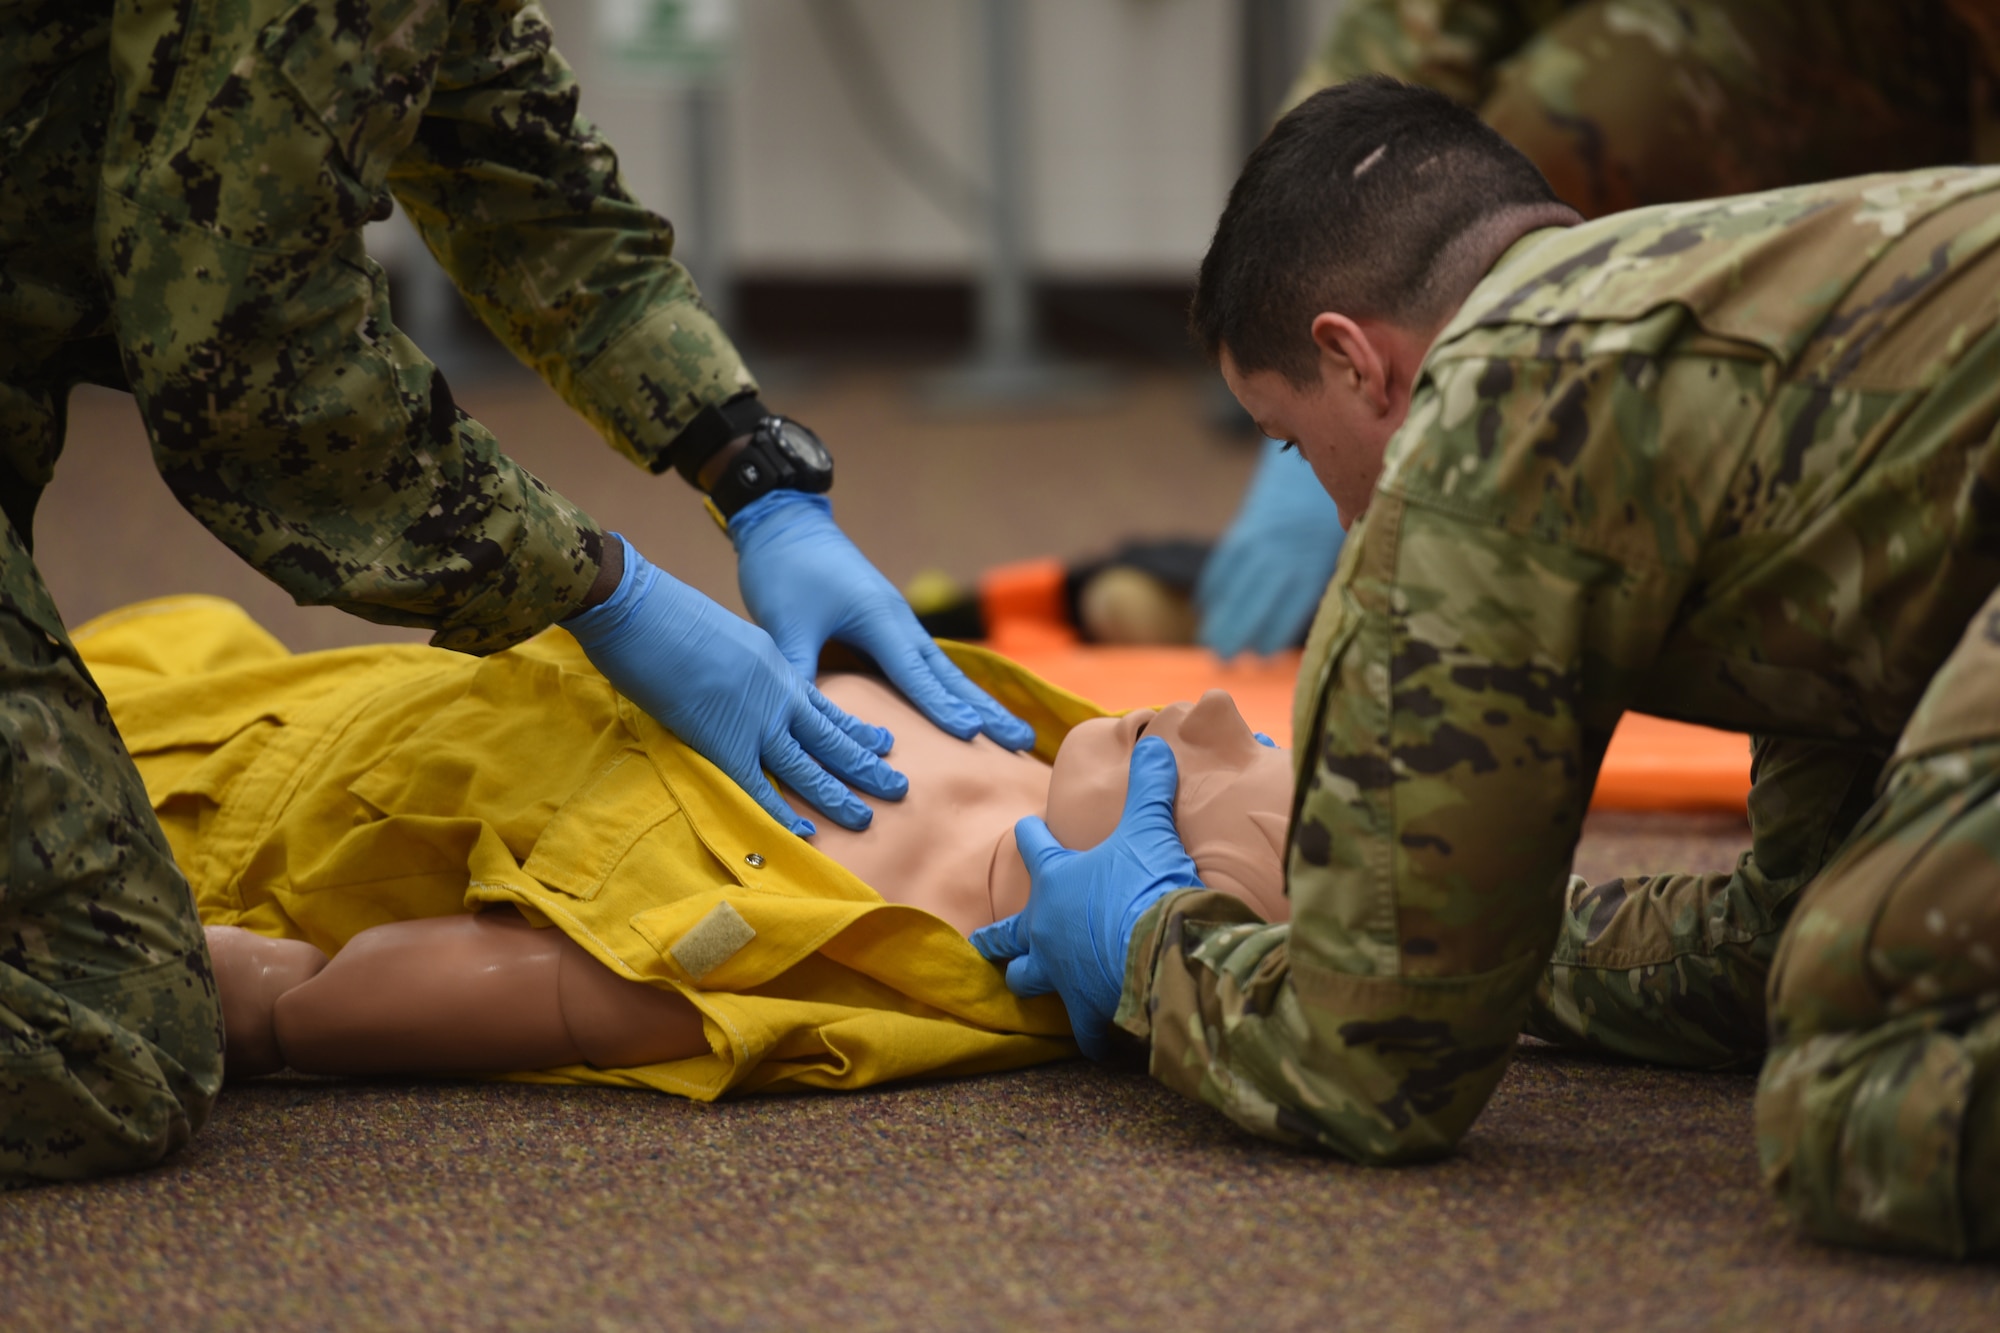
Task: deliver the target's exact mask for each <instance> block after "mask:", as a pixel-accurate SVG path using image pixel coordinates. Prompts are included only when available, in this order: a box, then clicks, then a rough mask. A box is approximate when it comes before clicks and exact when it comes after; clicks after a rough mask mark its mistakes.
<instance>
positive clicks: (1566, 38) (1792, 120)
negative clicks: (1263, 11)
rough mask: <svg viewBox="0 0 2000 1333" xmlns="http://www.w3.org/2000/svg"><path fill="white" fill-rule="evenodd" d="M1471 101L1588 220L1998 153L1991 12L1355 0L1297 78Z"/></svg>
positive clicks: (1920, 5)
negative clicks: (1403, 85) (1364, 79)
mask: <svg viewBox="0 0 2000 1333" xmlns="http://www.w3.org/2000/svg"><path fill="white" fill-rule="evenodd" d="M1369 73H1377V74H1389V75H1393V76H1394V77H1396V78H1399V79H1402V80H1404V81H1406V82H1410V83H1418V84H1422V85H1424V86H1426V87H1430V88H1435V89H1436V90H1438V91H1439V92H1442V93H1444V94H1445V95H1447V96H1449V97H1451V98H1453V99H1454V100H1456V101H1458V102H1460V103H1462V104H1464V105H1466V106H1470V107H1476V108H1477V109H1478V110H1479V113H1480V115H1481V116H1482V118H1484V119H1485V120H1486V121H1487V123H1488V124H1490V125H1492V126H1493V127H1494V128H1495V129H1496V130H1498V131H1499V132H1500V133H1501V134H1503V135H1505V136H1506V137H1507V138H1508V139H1509V140H1510V141H1512V142H1513V143H1514V144H1515V145H1516V146H1518V147H1519V148H1520V149H1521V150H1522V151H1523V152H1524V153H1526V154H1527V155H1528V157H1529V158H1530V159H1531V160H1532V161H1533V162H1534V163H1535V165H1536V166H1537V167H1539V168H1541V171H1542V174H1543V175H1544V176H1546V177H1548V179H1549V182H1550V184H1551V185H1553V186H1554V187H1555V190H1556V193H1557V194H1558V195H1560V196H1561V197H1562V198H1563V199H1564V200H1566V201H1567V202H1568V203H1570V204H1571V205H1573V206H1575V207H1576V208H1577V209H1579V210H1580V211H1582V213H1583V214H1584V215H1585V216H1586V217H1599V216H1602V215H1604V214H1606V213H1611V212H1616V211H1618V210H1621V209H1627V208H1636V207H1640V206H1643V205H1646V204H1659V203H1673V202H1678V201H1681V200H1688V199H1707V198H1713V197H1715V196H1717V195H1724V194H1739V193H1742V192H1744V191H1748V190H1764V189H1770V188H1773V187H1776V186H1780V185H1798V184H1804V183H1806V182H1810V181H1818V180H1829V179H1832V178H1834V177H1837V176H1852V175H1857V174H1859V173H1862V172H1869V171H1892V170H1901V169H1905V168H1911V167H1922V166H1929V165H1933V164H1938V163H1948V162H1963V161H1966V160H1968V158H1975V160H1984V161H1995V160H2000V116H1996V114H1995V112H1996V109H2000V102H1996V100H1995V95H1996V94H2000V77H1996V75H2000V16H1996V14H1995V12H1994V8H1993V6H1992V5H1991V3H1990V0H1904V2H1903V3H1894V4H1890V3H1884V0H1353V3H1351V4H1349V5H1348V6H1347V7H1346V8H1345V9H1344V10H1343V11H1342V13H1341V16H1340V18H1339V19H1338V20H1337V21H1336V23H1335V24H1334V26H1333V28H1332V30H1331V31H1330V32H1329V34H1328V36H1327V38H1326V41H1325V42H1324V44H1323V45H1322V47H1321V48H1320V50H1319V51H1318V52H1317V53H1316V54H1315V55H1314V57H1313V59H1312V60H1311V61H1309V62H1308V64H1307V66H1306V68H1305V69H1304V71H1303V72H1302V73H1301V74H1300V76H1299V78H1298V81H1297V82H1296V83H1295V84H1294V86H1293V88H1292V92H1291V95H1290V97H1289V98H1288V100H1287V105H1288V106H1289V105H1295V104H1296V103H1298V102H1300V101H1303V100H1304V99H1305V98H1306V97H1307V96H1308V95H1310V94H1312V93H1313V92H1316V91H1318V90H1319V89H1321V88H1324V87H1327V86H1329V85H1330V84H1335V83H1342V82H1345V81H1347V80H1349V79H1353V78H1357V77H1359V76H1361V75H1363V74H1369Z"/></svg>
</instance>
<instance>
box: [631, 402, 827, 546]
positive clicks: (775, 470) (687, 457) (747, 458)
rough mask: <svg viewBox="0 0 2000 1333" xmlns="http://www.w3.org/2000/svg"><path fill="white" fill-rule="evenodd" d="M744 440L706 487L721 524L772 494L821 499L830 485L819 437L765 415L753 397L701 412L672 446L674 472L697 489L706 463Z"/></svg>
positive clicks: (797, 424) (786, 419) (788, 421)
mask: <svg viewBox="0 0 2000 1333" xmlns="http://www.w3.org/2000/svg"><path fill="white" fill-rule="evenodd" d="M744 435H748V436H749V437H750V438H749V440H748V441H747V442H746V443H745V445H744V447H743V448H742V450H741V451H739V452H738V453H737V455H736V456H735V457H734V458H732V459H730V460H729V465H728V466H727V467H726V468H724V469H723V471H722V475H721V476H719V477H717V478H716V479H715V481H714V483H713V484H712V485H711V486H710V487H709V488H708V498H709V499H710V500H711V501H713V502H714V504H715V507H716V509H717V510H718V511H719V512H720V513H721V514H722V517H723V518H724V519H729V518H733V517H735V516H736V513H737V511H738V510H740V509H742V508H743V507H744V506H745V505H747V504H749V503H750V502H751V501H752V500H755V499H757V498H759V497H760V496H764V495H768V494H770V493H771V492H772V491H780V490H785V491H804V492H805V493H807V494H808V495H820V494H823V493H825V492H826V491H827V490H829V489H830V488H831V487H832V486H833V455H831V454H829V453H828V452H827V451H826V446H825V445H824V444H822V443H821V442H820V438H819V436H817V435H815V434H813V432H812V431H810V430H808V429H807V428H806V427H805V426H804V425H803V424H802V423H800V422H797V421H794V420H792V419H791V418H790V417H781V416H779V415H777V414H776V413H774V412H772V411H770V410H768V409H767V408H766V407H765V406H764V404H763V403H762V402H760V401H759V400H758V398H757V396H756V395H755V394H740V395H738V396H737V397H735V398H732V399H730V400H729V401H728V402H726V403H722V404H720V405H711V406H709V407H706V408H703V409H702V411H701V413H700V414H699V415H698V416H696V417H695V419H694V420H693V421H692V422H690V423H688V427H687V429H686V430H684V431H682V432H681V434H680V438H679V439H676V440H675V441H674V443H673V448H672V450H671V452H670V457H671V458H672V461H673V466H674V470H675V471H677V472H679V473H680V474H681V475H682V476H683V477H686V478H687V479H688V481H689V482H690V483H693V484H695V485H699V484H700V482H699V480H698V478H699V477H700V476H701V471H702V469H703V468H704V467H706V466H707V464H708V462H709V460H710V459H712V458H714V457H715V455H716V454H717V453H718V452H720V451H721V450H722V448H723V447H724V446H725V445H727V444H728V443H729V442H730V441H732V440H736V439H741V438H742V437H743V436H744Z"/></svg>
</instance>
